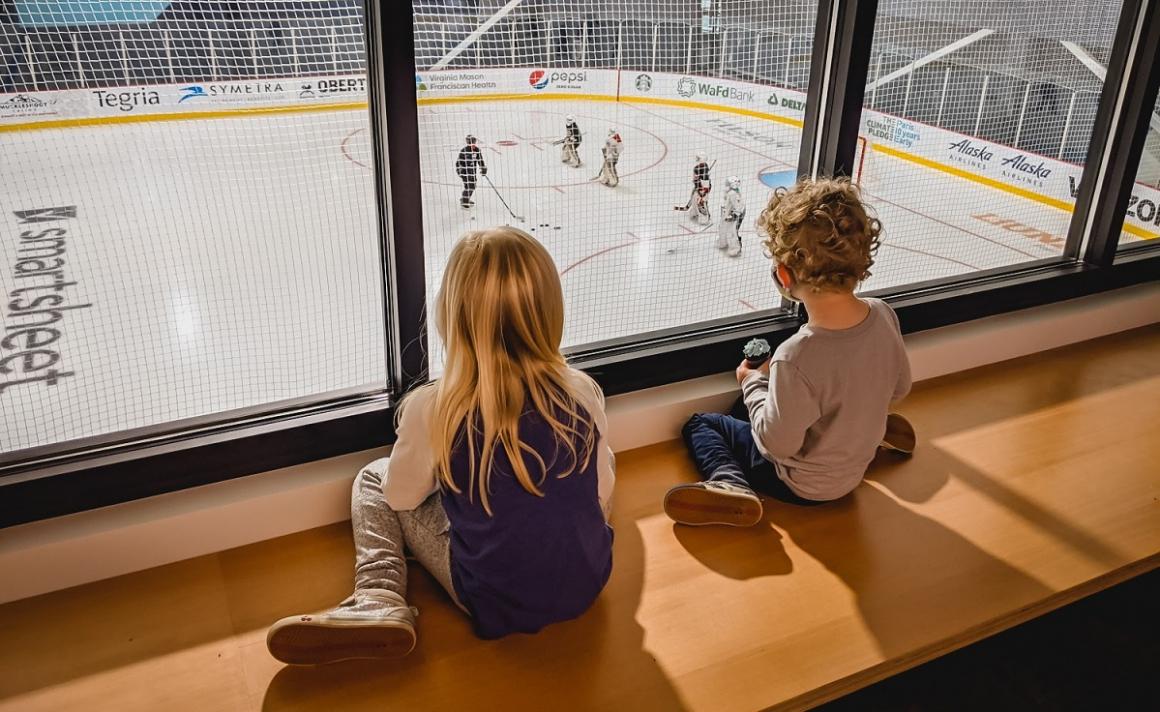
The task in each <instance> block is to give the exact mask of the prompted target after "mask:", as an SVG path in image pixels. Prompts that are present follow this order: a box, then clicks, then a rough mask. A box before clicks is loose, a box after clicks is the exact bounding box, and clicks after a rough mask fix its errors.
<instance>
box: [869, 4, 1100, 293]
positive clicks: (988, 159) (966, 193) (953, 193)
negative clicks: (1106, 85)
mask: <svg viewBox="0 0 1160 712" xmlns="http://www.w3.org/2000/svg"><path fill="white" fill-rule="evenodd" d="M1120 6H1121V3H1120V2H1119V0H1115V1H1111V2H1108V1H1104V0H1100V1H1097V2H1083V3H1079V4H1057V3H1032V4H1028V3H998V4H996V3H965V4H958V5H954V6H951V5H945V4H931V3H915V2H913V1H912V0H883V1H882V2H880V3H878V18H877V21H876V24H875V30H874V40H873V45H872V49H871V54H870V64H869V72H868V82H867V85H866V94H865V99H864V109H863V112H862V127H861V135H862V139H863V140H862V141H861V144H860V147H861V148H862V150H861V152H860V155H859V158H858V165H859V167H860V170H861V185H862V188H863V191H864V193H865V194H866V196H867V198H868V199H869V200H870V201H871V202H872V203H873V204H875V205H876V207H877V208H878V212H879V215H880V217H881V219H882V222H883V224H884V226H885V234H884V239H883V245H882V249H881V251H880V252H879V258H878V262H877V265H876V267H875V273H874V276H873V277H872V278H871V279H870V280H869V281H868V282H867V284H866V285H865V287H866V288H867V289H870V290H883V289H890V288H896V287H898V286H900V285H903V284H906V283H911V282H920V281H924V280H930V279H940V278H949V277H955V276H960V275H967V274H970V273H972V272H977V271H982V270H988V269H993V268H998V267H1008V266H1012V265H1017V264H1020V263H1027V262H1033V261H1037V260H1044V259H1057V258H1061V257H1063V256H1064V247H1065V243H1066V238H1067V233H1068V225H1069V223H1070V220H1071V214H1072V210H1073V208H1074V205H1075V194H1076V189H1077V186H1078V183H1079V180H1080V176H1081V173H1082V171H1083V168H1084V162H1085V158H1086V155H1087V147H1088V141H1089V138H1090V136H1091V132H1092V125H1093V122H1094V118H1095V114H1096V108H1097V105H1098V103H1099V98H1100V91H1101V88H1102V81H1103V67H1104V66H1106V63H1107V61H1108V56H1109V53H1110V47H1111V43H1112V40H1113V38H1114V36H1115V31H1116V22H1117V20H1118V16H1119V11H1120Z"/></svg>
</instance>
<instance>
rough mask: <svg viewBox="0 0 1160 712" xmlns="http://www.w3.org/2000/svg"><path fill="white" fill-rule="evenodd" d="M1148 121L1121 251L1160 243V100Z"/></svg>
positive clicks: (1126, 218) (1129, 202) (1122, 235)
mask: <svg viewBox="0 0 1160 712" xmlns="http://www.w3.org/2000/svg"><path fill="white" fill-rule="evenodd" d="M1147 118H1148V129H1147V135H1146V136H1145V138H1144V150H1143V152H1142V153H1141V154H1140V166H1139V168H1138V169H1137V172H1136V185H1135V186H1133V191H1132V194H1131V196H1130V197H1129V198H1128V211H1127V214H1126V215H1125V216H1124V228H1123V232H1122V233H1121V234H1120V244H1119V249H1120V250H1132V249H1142V248H1146V247H1154V246H1155V245H1157V244H1160V243H1158V242H1157V240H1158V239H1160V100H1157V102H1156V105H1155V106H1154V107H1153V110H1152V113H1151V115H1150V116H1149V117H1147Z"/></svg>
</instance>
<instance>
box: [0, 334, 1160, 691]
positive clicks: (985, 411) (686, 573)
mask: <svg viewBox="0 0 1160 712" xmlns="http://www.w3.org/2000/svg"><path fill="white" fill-rule="evenodd" d="M901 410H902V412H904V413H905V414H906V415H907V416H908V417H910V419H911V420H912V422H914V424H915V426H916V428H917V429H918V433H919V449H918V452H917V453H916V455H915V456H914V457H913V458H912V459H910V460H902V459H896V458H894V457H890V456H884V457H881V458H880V459H879V461H878V462H877V463H876V464H875V466H874V468H873V469H872V473H871V476H870V478H869V480H868V481H867V482H866V483H864V484H863V485H862V486H861V487H859V489H858V490H857V491H856V492H855V494H854V495H853V496H852V497H849V498H847V499H846V500H844V501H842V502H839V503H834V504H830V505H825V506H823V507H818V508H812V509H803V508H795V507H792V506H790V505H784V504H780V503H777V502H769V503H767V507H766V519H765V521H764V522H763V523H762V524H760V525H759V526H757V527H754V528H752V529H747V530H735V529H726V528H703V529H694V528H683V527H678V526H675V525H674V524H673V523H672V522H671V521H669V520H668V519H667V518H666V517H665V515H664V514H663V512H662V511H661V497H662V495H663V493H664V491H665V490H666V488H668V487H669V486H671V485H673V484H675V483H678V482H684V481H690V480H692V479H693V478H694V473H693V470H692V467H691V465H690V463H689V461H688V459H687V456H686V455H685V453H684V450H683V447H682V446H681V445H680V443H678V442H675V441H674V442H670V443H665V444H661V445H657V446H653V447H649V448H644V449H640V450H635V451H632V452H628V453H622V454H621V455H620V456H619V458H618V472H619V481H618V484H617V491H616V500H615V513H614V519H613V524H614V526H615V529H616V548H615V570H614V573H613V576H612V580H611V581H610V583H609V585H608V588H607V589H606V591H605V592H604V593H603V594H602V596H601V598H600V600H599V602H598V603H597V605H596V606H595V607H594V608H593V609H592V610H591V611H589V613H588V614H586V615H585V616H584V617H582V618H581V619H579V620H577V621H573V622H569V623H565V624H561V625H557V626H553V627H551V628H549V629H548V630H546V631H544V632H543V633H541V634H539V635H536V636H515V637H510V638H507V639H505V640H501V641H491V642H487V641H481V640H477V639H476V638H474V637H473V636H472V634H471V632H470V629H469V627H468V625H467V623H466V621H465V620H464V619H463V618H462V617H461V615H460V614H459V613H458V612H457V611H456V610H455V609H454V608H453V607H452V606H451V604H450V603H449V602H448V601H447V599H446V597H445V596H444V595H443V594H442V593H441V592H440V591H439V590H438V588H437V587H436V586H435V584H433V583H432V581H431V579H429V578H428V577H427V576H426V575H425V574H423V573H419V572H418V571H416V572H414V573H413V574H412V577H411V580H412V591H411V597H412V599H413V602H414V603H415V604H416V605H418V606H419V607H420V608H421V611H422V612H421V615H420V618H419V624H420V640H419V645H418V648H417V649H416V651H415V652H414V653H413V654H412V655H411V656H410V657H409V658H407V659H405V660H401V661H397V662H389V663H380V662H367V663H361V662H360V663H348V664H341V665H336V666H330V667H326V668H319V669H301V668H285V667H283V666H281V665H280V664H278V663H277V662H275V661H274V660H272V659H271V658H270V657H269V655H268V654H267V653H266V650H265V645H264V636H265V628H266V626H267V625H268V624H269V623H270V622H272V621H274V620H275V619H277V618H279V617H281V616H283V615H288V614H293V613H299V612H306V611H313V610H320V609H323V608H326V607H328V606H330V605H333V604H334V603H336V602H338V601H339V600H340V599H342V598H343V597H344V596H345V595H346V594H347V593H348V587H349V586H350V577H351V563H352V562H351V559H352V553H351V549H350V547H351V544H350V536H349V532H348V531H347V527H346V526H345V525H343V526H333V527H325V528H322V529H316V530H312V531H309V532H304V533H302V534H298V535H293V536H288V537H283V538H281V539H276V540H273V541H268V542H263V543H261V544H256V545H253V546H247V547H243V548H240V549H235V550H231V551H226V552H222V553H220V554H215V555H211V556H205V557H200V558H197V559H192V560H189V561H184V562H180V563H177V564H173V565H170V566H165V567H161V568H157V569H152V570H149V571H144V572H141V573H137V574H132V575H128V576H122V577H120V578H116V579H111V580H108V581H103V582H98V583H94V584H90V585H86V586H82V587H78V588H75V589H70V590H67V591H62V592H58V593H54V594H49V595H45V596H40V597H37V598H33V599H28V600H25V601H18V602H15V603H11V604H8V605H5V606H0V710H20V711H21V712H25V711H32V710H53V711H54V712H55V711H57V710H69V709H84V710H116V711H117V712H132V711H135V710H142V711H145V710H148V711H150V712H153V711H157V710H160V711H163V712H172V711H174V710H186V709H189V710H205V711H210V710H212V711H217V710H259V709H261V710H266V711H271V712H272V711H280V710H347V709H349V710H363V709H366V710H395V709H397V710H458V709H480V710H485V709H497V708H503V709H505V710H573V709H575V710H614V709H615V710H630V711H633V712H641V711H643V710H677V709H689V710H706V711H708V710H712V711H714V712H716V711H719V710H720V711H725V710H754V709H762V708H768V707H785V708H798V707H804V706H808V705H810V704H815V703H817V702H820V701H822V700H825V699H829V698H832V697H834V696H837V695H840V694H841V693H843V692H846V691H849V690H852V689H855V688H857V687H860V686H862V685H865V684H868V683H869V682H872V681H874V680H877V679H880V678H882V677H885V676H888V675H890V674H893V673H896V672H898V671H901V670H903V669H906V668H907V667H910V666H913V665H915V664H917V663H919V662H922V661H923V660H927V659H929V658H931V657H934V656H937V655H939V654H942V653H945V652H948V651H950V650H953V649H955V648H957V647H960V646H962V645H964V644H967V643H969V642H971V641H973V640H977V639H979V638H980V637H983V636H986V635H988V634H991V633H994V632H996V631H998V630H1002V629H1003V628H1006V627H1009V626H1011V625H1014V624H1017V623H1019V622H1021V621H1023V620H1026V619H1028V618H1030V617H1033V616H1035V615H1039V614H1041V613H1045V612H1047V611H1049V610H1051V609H1053V608H1055V607H1057V606H1059V605H1063V604H1065V603H1067V602H1068V601H1071V600H1075V599H1076V598H1079V597H1082V596H1084V595H1087V594H1090V593H1093V592H1095V591H1097V590H1099V589H1101V588H1103V587H1106V586H1108V585H1111V584H1114V583H1115V582H1117V581H1121V580H1124V579H1126V578H1128V577H1131V576H1133V575H1136V574H1138V573H1141V572H1143V571H1146V570H1150V569H1152V568H1155V567H1156V566H1157V564H1158V563H1160V553H1158V552H1160V327H1149V328H1146V329H1142V330H1137V331H1134V332H1130V333H1128V334H1123V335H1119V336H1114V337H1109V338H1105V339H1101V340H1099V341H1096V342H1090V343H1086V344H1080V345H1077V346H1073V347H1069V348H1067V349H1063V350H1059V351H1055V352H1049V353H1045V354H1038V355H1036V356H1032V357H1028V358H1024V359H1020V360H1017V361H1013V362H1008V363H1004V364H998V365H996V366H991V367H987V368H984V369H979V370H976V371H972V372H968V373H963V374H957V375H954V376H950V377H946V378H942V379H939V380H937V381H933V382H928V383H924V384H920V385H919V386H918V387H917V388H916V389H915V392H914V393H913V394H912V395H911V396H910V398H908V400H907V401H906V402H905V403H904V405H903V406H902V408H901ZM353 474H354V473H352V476H353ZM0 536H3V533H2V532H0ZM3 575H5V576H8V575H18V572H4V573H3Z"/></svg>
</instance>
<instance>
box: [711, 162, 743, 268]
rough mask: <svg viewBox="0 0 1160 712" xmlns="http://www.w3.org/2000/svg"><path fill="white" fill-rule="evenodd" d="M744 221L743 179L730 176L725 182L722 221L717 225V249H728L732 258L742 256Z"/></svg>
mask: <svg viewBox="0 0 1160 712" xmlns="http://www.w3.org/2000/svg"><path fill="white" fill-rule="evenodd" d="M744 219H745V201H744V200H743V199H742V198H741V179H740V178H738V177H737V176H729V178H728V179H726V181H725V199H724V200H722V201H721V221H720V222H719V223H717V249H718V250H724V249H726V248H728V250H729V256H730V257H736V256H737V255H740V254H741V221H742V220H744Z"/></svg>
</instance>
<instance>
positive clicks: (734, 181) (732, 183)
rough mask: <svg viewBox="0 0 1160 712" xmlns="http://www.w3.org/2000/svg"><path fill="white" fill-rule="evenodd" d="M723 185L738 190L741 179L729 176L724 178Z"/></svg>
mask: <svg viewBox="0 0 1160 712" xmlns="http://www.w3.org/2000/svg"><path fill="white" fill-rule="evenodd" d="M725 187H726V188H728V189H729V190H739V189H740V188H741V179H740V178H738V177H737V176H729V177H728V178H726V179H725Z"/></svg>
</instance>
